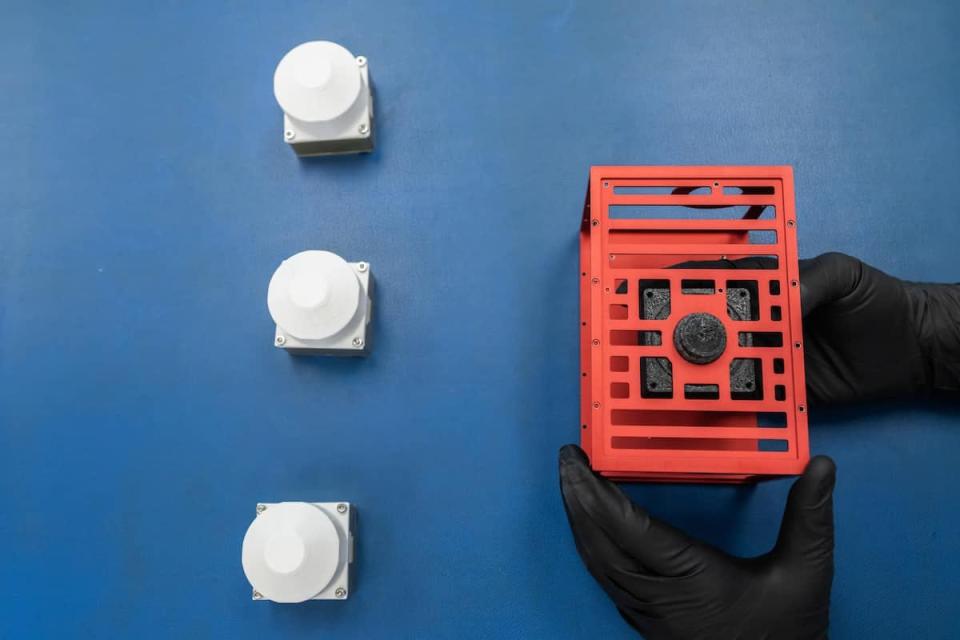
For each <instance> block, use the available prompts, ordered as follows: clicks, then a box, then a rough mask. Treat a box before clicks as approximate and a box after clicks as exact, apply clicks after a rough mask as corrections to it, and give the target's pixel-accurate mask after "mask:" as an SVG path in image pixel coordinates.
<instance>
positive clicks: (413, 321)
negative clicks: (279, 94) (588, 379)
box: [0, 0, 960, 638]
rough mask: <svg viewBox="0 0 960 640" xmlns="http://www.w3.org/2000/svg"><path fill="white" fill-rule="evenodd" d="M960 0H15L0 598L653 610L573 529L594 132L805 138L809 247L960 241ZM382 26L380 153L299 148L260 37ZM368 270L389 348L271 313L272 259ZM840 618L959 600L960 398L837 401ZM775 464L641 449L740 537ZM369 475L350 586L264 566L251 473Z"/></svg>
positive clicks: (125, 626) (921, 629)
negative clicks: (366, 346)
mask: <svg viewBox="0 0 960 640" xmlns="http://www.w3.org/2000/svg"><path fill="white" fill-rule="evenodd" d="M958 32H960V4H958V3H955V2H947V1H942V2H930V1H918V2H912V3H900V2H866V1H863V0H854V1H849V2H828V1H825V0H817V1H814V2H802V3H798V2H786V1H780V0H771V1H753V2H747V1H733V2H720V1H711V2H706V1H704V2H693V1H689V0H685V1H677V2H596V3H589V2H573V1H572V0H571V1H568V2H555V3H550V2H509V1H505V0H504V1H495V2H483V3H466V2H451V1H442V0H434V1H426V0H424V1H417V2H380V3H360V2H351V1H346V0H341V1H339V2H252V1H247V2H237V3H214V2H193V3H191V2H174V1H167V2H157V3H150V4H147V3H130V2H120V1H106V0H90V1H83V2H81V1H75V2H57V3H53V2H26V1H23V2H10V1H5V0H4V1H2V2H0V505H2V510H3V516H2V517H0V548H2V549H3V551H4V554H3V560H2V563H0V576H2V579H0V637H3V638H28V637H29V638H52V637H97V638H120V637H137V638H153V637H157V638H170V637H181V638H264V637H275V638H307V637H331V638H332V637H336V638H601V637H602V638H630V637H634V634H633V633H632V631H630V630H629V629H628V628H627V627H626V626H625V625H624V624H623V622H622V621H621V620H620V618H619V616H618V615H617V614H616V612H615V611H614V609H613V608H612V607H611V606H610V604H609V602H608V601H607V599H606V597H605V595H604V594H603V593H602V592H601V590H600V589H599V588H598V587H597V586H596V585H595V584H594V582H593V581H592V580H591V579H590V577H589V576H588V575H587V573H586V571H585V570H584V569H583V567H582V565H581V563H580V560H579V558H578V557H577V555H576V553H575V551H574V548H573V543H572V541H571V537H570V535H569V531H568V528H567V524H566V521H565V518H564V514H563V509H562V507H561V503H560V499H559V495H558V491H557V477H556V451H557V449H558V447H560V446H561V445H562V444H564V443H566V442H571V441H575V440H577V438H578V377H577V376H578V362H577V361H578V347H577V340H578V326H577V307H578V299H577V296H578V290H577V245H576V242H577V231H578V226H579V219H580V213H581V207H582V204H583V196H584V192H585V188H586V183H587V174H588V168H589V166H590V165H591V164H790V165H793V166H794V168H795V171H796V181H797V182H796V187H797V210H798V219H799V231H800V243H801V251H802V252H803V253H804V254H805V255H814V254H817V253H819V252H821V251H825V250H830V249H836V250H842V251H846V252H849V253H852V254H855V255H857V256H859V257H861V258H863V259H865V260H867V261H869V262H871V263H873V264H875V265H876V266H878V267H881V268H883V269H886V270H888V271H890V272H892V273H895V274H897V275H900V276H902V277H905V278H913V279H937V280H949V281H960V265H958V262H957V247H958V244H960V242H958V241H960V231H958V228H957V220H958V218H957V213H958V212H957V206H956V194H955V192H954V185H955V183H956V178H955V177H951V175H953V173H954V172H955V171H956V168H957V167H958V166H960V128H958V125H960V109H958V104H960V47H958V46H957V40H956V34H957V33H958ZM314 39H331V40H335V41H338V42H340V43H342V44H344V45H345V46H347V47H348V48H349V49H351V50H352V51H353V52H354V53H355V54H358V55H359V54H362V55H365V56H367V57H368V58H369V60H370V68H371V72H372V76H373V79H374V83H375V86H376V90H377V103H376V110H377V113H376V117H377V122H376V130H377V131H376V134H377V149H376V152H375V153H373V154H372V155H370V156H365V157H343V158H335V159H322V160H315V161H306V162H302V161H299V160H297V158H296V157H295V156H294V155H293V153H291V151H290V150H289V149H288V148H287V147H286V145H285V144H284V143H283V141H282V131H281V116H280V110H279V108H278V107H277V105H276V104H275V102H274V99H273V95H272V74H273V70H274V67H275V65H276V63H277V61H278V60H279V59H280V57H281V56H282V55H283V54H284V53H285V52H286V51H287V50H288V49H290V48H292V47H293V46H294V45H296V44H298V43H300V42H303V41H307V40H314ZM306 248H325V249H329V250H332V251H336V252H338V253H340V254H342V255H343V256H345V257H347V258H348V259H351V260H360V259H363V260H368V261H369V262H370V263H371V264H372V269H373V272H374V274H375V277H376V280H377V287H378V288H377V292H376V295H377V297H376V308H375V310H376V314H377V317H376V328H375V332H376V335H375V345H374V352H373V355H372V356H371V357H370V358H369V359H368V360H349V361H347V360H303V359H295V358H290V357H288V356H287V355H286V354H284V353H282V352H280V351H278V350H276V349H275V348H274V347H273V346H272V344H271V339H272V335H273V325H272V324H271V321H270V317H269V315H268V314H267V310H266V288H267V282H268V281H269V278H270V275H271V274H272V272H273V270H274V268H275V267H276V266H277V265H278V264H279V262H280V260H282V259H283V258H285V257H286V256H288V255H290V254H293V253H295V252H297V251H300V250H303V249H306ZM811 419H812V422H813V427H812V443H813V450H814V451H815V452H819V453H829V454H830V455H832V456H833V457H834V458H835V459H836V461H837V464H838V466H839V470H840V475H839V481H838V486H837V494H836V508H837V536H838V537H837V577H836V581H835V584H834V598H833V609H832V614H833V626H832V634H831V635H832V637H833V638H866V637H877V638H880V637H883V638H902V637H912V638H946V637H952V636H955V635H956V633H957V628H956V627H957V623H956V616H955V607H956V603H957V601H958V600H960V578H958V577H957V576H958V575H960V571H958V569H960V566H958V564H960V515H958V512H957V508H956V505H957V485H958V484H960V465H958V464H957V463H958V458H960V424H958V419H957V414H956V412H955V411H954V409H953V408H952V407H919V406H896V407H875V408H870V409H862V408H861V409H855V410H846V411H842V412H830V413H827V412H822V411H817V412H814V413H812V414H811ZM788 487H789V481H788V480H781V481H774V482H769V483H764V484H761V485H759V486H756V487H754V488H732V487H698V486H672V487H671V486H638V487H633V488H631V489H630V491H631V493H632V494H633V495H634V496H635V497H636V498H637V499H638V500H641V501H642V502H643V503H644V504H646V505H648V506H649V508H650V509H651V510H652V511H653V512H654V513H656V514H658V515H660V516H662V517H664V518H666V519H668V520H670V521H671V522H674V523H675V524H677V525H679V526H682V527H685V528H687V529H688V530H690V531H691V532H693V533H695V534H697V535H699V536H702V537H704V538H706V539H708V540H710V541H712V542H715V543H717V544H720V545H723V546H725V547H726V548H729V549H731V550H732V551H735V552H739V553H759V552H762V551H764V550H766V549H767V548H768V547H769V545H770V544H771V543H772V541H773V540H774V537H775V535H776V531H777V527H778V525H779V519H780V514H781V510H782V508H783V503H784V498H785V495H786V491H787V489H788ZM338 499H346V500H350V501H352V502H354V503H355V504H356V505H357V507H358V510H359V514H360V532H359V548H358V565H357V582H356V585H357V588H356V590H355V591H354V592H353V593H352V594H351V596H350V599H349V600H348V601H346V602H318V603H310V604H306V605H303V606H287V607H279V606H271V605H269V604H266V603H253V602H251V601H250V588H249V585H248V584H247V582H246V580H245V579H244V576H243V573H242V570H241V567H240V543H241V540H242V537H243V533H244V531H245V529H246V527H247V525H248V524H249V522H250V520H251V519H252V517H253V515H254V506H255V504H256V503H257V502H258V501H278V500H317V501H323V500H338Z"/></svg>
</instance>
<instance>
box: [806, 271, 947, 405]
mask: <svg viewBox="0 0 960 640" xmlns="http://www.w3.org/2000/svg"><path fill="white" fill-rule="evenodd" d="M800 294H801V299H802V302H803V304H802V306H803V315H804V320H803V333H804V341H805V342H806V347H805V348H806V356H805V358H804V363H805V365H806V376H807V390H808V392H809V396H810V400H811V402H813V403H819V404H832V403H841V402H851V401H863V400H879V399H888V398H898V397H916V396H929V395H933V394H938V395H939V394H947V395H954V396H955V395H956V393H957V391H958V390H960V286H958V285H951V284H927V283H918V282H907V281H904V280H900V279H898V278H894V277H892V276H889V275H887V274H885V273H884V272H882V271H880V270H879V269H875V268H873V267H871V266H870V265H868V264H865V263H863V262H861V261H860V260H857V259H856V258H852V257H850V256H848V255H844V254H842V253H825V254H823V255H821V256H818V257H816V258H812V259H810V260H801V261H800Z"/></svg>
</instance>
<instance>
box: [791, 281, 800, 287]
mask: <svg viewBox="0 0 960 640" xmlns="http://www.w3.org/2000/svg"><path fill="white" fill-rule="evenodd" d="M799 284H800V283H799V282H797V281H796V280H791V281H790V286H791V287H796V286H798V285H799Z"/></svg>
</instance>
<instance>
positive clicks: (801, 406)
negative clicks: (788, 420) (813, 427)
mask: <svg viewBox="0 0 960 640" xmlns="http://www.w3.org/2000/svg"><path fill="white" fill-rule="evenodd" d="M806 410H807V408H806V407H805V406H803V405H802V404H798V405H797V411H799V412H800V413H803V412H804V411H806Z"/></svg>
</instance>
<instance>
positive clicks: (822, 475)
mask: <svg viewBox="0 0 960 640" xmlns="http://www.w3.org/2000/svg"><path fill="white" fill-rule="evenodd" d="M803 476H804V478H805V479H806V481H807V482H808V483H810V484H811V485H813V486H815V487H816V491H817V493H818V494H820V495H824V494H826V493H828V492H830V491H833V487H834V485H835V484H836V482H837V465H836V463H834V461H833V459H832V458H830V457H828V456H814V457H813V458H811V459H810V462H808V463H807V468H806V470H804V472H803Z"/></svg>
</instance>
